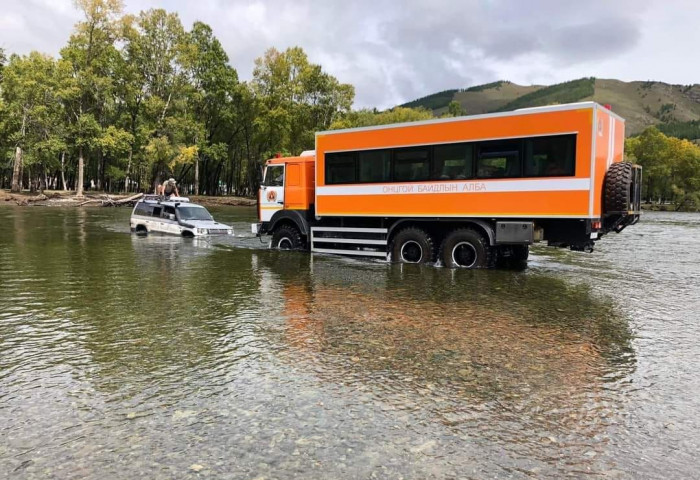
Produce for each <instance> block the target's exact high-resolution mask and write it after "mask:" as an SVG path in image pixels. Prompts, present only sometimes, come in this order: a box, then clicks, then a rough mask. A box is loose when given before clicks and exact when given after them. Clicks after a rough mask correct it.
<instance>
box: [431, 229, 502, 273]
mask: <svg viewBox="0 0 700 480" xmlns="http://www.w3.org/2000/svg"><path fill="white" fill-rule="evenodd" d="M492 253H493V252H492V251H491V247H490V246H489V244H488V241H487V240H486V239H485V238H484V236H483V235H481V234H480V233H478V232H476V231H474V230H472V229H471V228H460V229H458V230H454V231H452V232H451V233H450V234H449V235H447V238H445V241H444V242H443V243H442V248H441V257H442V263H443V264H444V265H445V266H446V267H448V268H488V267H490V266H491V263H492V262H491V257H492Z"/></svg>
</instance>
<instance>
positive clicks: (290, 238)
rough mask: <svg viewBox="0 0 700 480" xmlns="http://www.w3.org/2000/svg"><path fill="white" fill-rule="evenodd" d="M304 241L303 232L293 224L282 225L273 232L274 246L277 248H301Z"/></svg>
mask: <svg viewBox="0 0 700 480" xmlns="http://www.w3.org/2000/svg"><path fill="white" fill-rule="evenodd" d="M303 246H304V242H303V241H302V239H301V233H299V230H297V228H296V227H293V226H291V225H280V226H279V227H277V228H276V229H275V231H274V232H273V233H272V248H274V249H275V250H301V249H302V247H303Z"/></svg>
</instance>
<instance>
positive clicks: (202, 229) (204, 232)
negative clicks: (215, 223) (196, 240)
mask: <svg viewBox="0 0 700 480" xmlns="http://www.w3.org/2000/svg"><path fill="white" fill-rule="evenodd" d="M197 233H199V234H200V235H206V234H207V233H209V230H207V229H206V228H198V229H197Z"/></svg>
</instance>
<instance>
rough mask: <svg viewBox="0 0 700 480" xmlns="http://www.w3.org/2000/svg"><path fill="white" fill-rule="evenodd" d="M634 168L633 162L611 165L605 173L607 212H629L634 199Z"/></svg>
mask: <svg viewBox="0 0 700 480" xmlns="http://www.w3.org/2000/svg"><path fill="white" fill-rule="evenodd" d="M633 177H634V169H633V167H632V164H631V163H626V162H618V163H613V164H612V165H610V168H609V169H608V171H607V172H606V174H605V212H606V213H615V212H625V213H626V212H627V210H628V209H629V206H630V203H631V201H632V180H633Z"/></svg>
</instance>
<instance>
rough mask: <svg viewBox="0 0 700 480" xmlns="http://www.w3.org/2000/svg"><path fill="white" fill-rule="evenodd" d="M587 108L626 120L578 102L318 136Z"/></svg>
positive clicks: (322, 133) (599, 107) (334, 131)
mask: <svg viewBox="0 0 700 480" xmlns="http://www.w3.org/2000/svg"><path fill="white" fill-rule="evenodd" d="M585 108H592V109H597V110H601V111H603V112H605V113H608V114H610V115H612V116H613V117H615V118H617V119H618V120H620V121H622V122H624V121H625V119H624V118H622V117H621V116H619V115H618V114H616V113H614V112H613V111H612V110H609V109H608V108H605V107H603V106H602V105H600V104H599V103H597V102H577V103H566V104H562V105H548V106H543V107H529V108H521V109H518V110H511V111H508V112H496V113H484V114H479V115H466V116H463V117H450V118H435V119H431V120H421V121H418V122H403V123H390V124H387V125H373V126H370V127H356V128H343V129H340V130H326V131H323V132H316V136H319V135H333V134H336V133H347V132H361V131H365V130H383V129H388V128H397V127H408V126H418V125H430V124H436V123H451V122H463V121H465V120H479V119H483V118H498V117H510V116H514V115H532V114H536V113H546V112H559V111H563V110H580V109H585Z"/></svg>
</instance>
